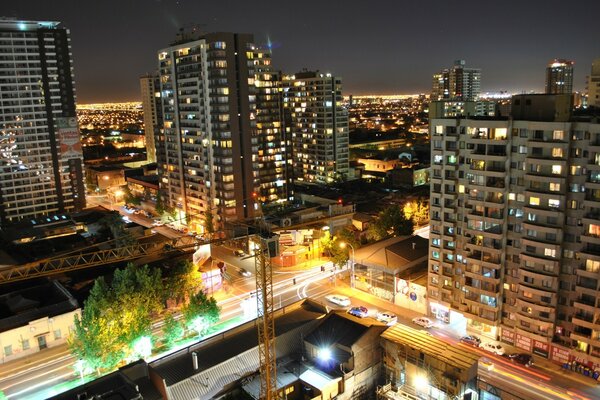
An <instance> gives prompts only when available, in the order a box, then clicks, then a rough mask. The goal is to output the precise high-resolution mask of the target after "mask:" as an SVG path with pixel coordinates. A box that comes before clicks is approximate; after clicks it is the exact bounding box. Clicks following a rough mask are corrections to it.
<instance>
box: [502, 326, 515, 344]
mask: <svg viewBox="0 0 600 400" xmlns="http://www.w3.org/2000/svg"><path fill="white" fill-rule="evenodd" d="M500 340H501V341H503V342H504V343H508V344H510V345H512V346H514V345H515V333H514V332H513V331H511V330H509V329H502V336H501V338H500Z"/></svg>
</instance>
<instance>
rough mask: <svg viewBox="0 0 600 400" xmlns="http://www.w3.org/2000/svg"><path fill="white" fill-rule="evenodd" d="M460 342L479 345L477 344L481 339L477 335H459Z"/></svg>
mask: <svg viewBox="0 0 600 400" xmlns="http://www.w3.org/2000/svg"><path fill="white" fill-rule="evenodd" d="M460 342H461V343H464V344H469V345H471V346H475V347H479V345H480V344H481V339H479V338H478V337H477V336H474V335H469V336H463V337H461V338H460Z"/></svg>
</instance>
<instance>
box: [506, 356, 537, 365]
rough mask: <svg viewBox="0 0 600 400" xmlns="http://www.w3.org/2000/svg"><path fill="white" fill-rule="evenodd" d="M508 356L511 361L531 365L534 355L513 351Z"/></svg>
mask: <svg viewBox="0 0 600 400" xmlns="http://www.w3.org/2000/svg"><path fill="white" fill-rule="evenodd" d="M508 358H510V359H511V361H513V362H516V363H517V364H521V365H524V366H526V367H531V366H532V365H533V356H532V355H531V354H527V353H513V354H509V355H508Z"/></svg>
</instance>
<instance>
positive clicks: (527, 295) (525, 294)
mask: <svg viewBox="0 0 600 400" xmlns="http://www.w3.org/2000/svg"><path fill="white" fill-rule="evenodd" d="M523 297H527V298H528V299H531V298H532V297H533V294H532V293H531V292H525V291H524V292H523Z"/></svg>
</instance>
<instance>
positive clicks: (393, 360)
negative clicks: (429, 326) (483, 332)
mask: <svg viewBox="0 0 600 400" xmlns="http://www.w3.org/2000/svg"><path fill="white" fill-rule="evenodd" d="M381 347H382V348H383V370H384V376H385V383H386V385H385V386H384V387H382V388H380V389H379V390H378V399H390V400H393V399H397V398H408V399H411V398H426V399H439V400H446V399H456V398H460V399H466V398H467V396H468V395H469V394H470V393H472V394H473V395H475V396H477V376H478V375H477V373H478V365H479V355H478V354H477V353H475V352H473V351H471V350H469V349H466V348H464V347H461V346H459V345H453V344H449V343H447V342H445V341H443V340H441V339H438V338H436V337H434V336H431V335H429V334H427V332H424V331H422V330H417V329H413V328H410V327H408V326H405V325H401V324H397V325H395V326H393V327H391V328H389V329H388V330H386V331H385V332H383V334H382V335H381ZM475 398H477V397H475Z"/></svg>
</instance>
